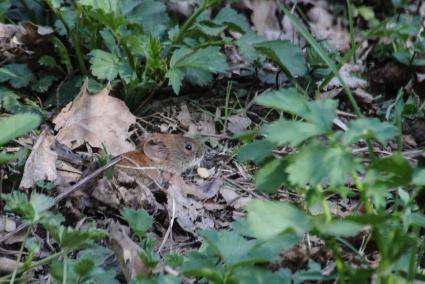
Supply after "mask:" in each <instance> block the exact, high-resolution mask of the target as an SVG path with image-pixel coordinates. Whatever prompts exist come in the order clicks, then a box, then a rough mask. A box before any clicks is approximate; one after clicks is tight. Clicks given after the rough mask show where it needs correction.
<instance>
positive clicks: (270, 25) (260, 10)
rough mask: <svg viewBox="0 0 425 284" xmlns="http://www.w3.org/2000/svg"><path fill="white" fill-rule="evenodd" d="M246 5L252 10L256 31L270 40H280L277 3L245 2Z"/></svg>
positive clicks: (262, 0)
mask: <svg viewBox="0 0 425 284" xmlns="http://www.w3.org/2000/svg"><path fill="white" fill-rule="evenodd" d="M244 4H245V6H246V7H247V8H249V9H251V10H252V14H251V21H252V23H253V25H254V27H255V30H256V31H257V32H258V33H259V34H260V35H264V36H265V37H266V38H267V39H269V40H272V39H278V38H279V36H280V34H281V31H280V27H279V21H278V19H277V17H276V9H277V5H276V1H274V0H244Z"/></svg>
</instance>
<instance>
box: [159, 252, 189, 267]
mask: <svg viewBox="0 0 425 284" xmlns="http://www.w3.org/2000/svg"><path fill="white" fill-rule="evenodd" d="M164 259H165V262H166V263H167V265H169V266H171V267H179V266H181V265H182V264H183V261H184V257H183V256H182V255H181V254H178V253H170V254H167V255H166V256H164Z"/></svg>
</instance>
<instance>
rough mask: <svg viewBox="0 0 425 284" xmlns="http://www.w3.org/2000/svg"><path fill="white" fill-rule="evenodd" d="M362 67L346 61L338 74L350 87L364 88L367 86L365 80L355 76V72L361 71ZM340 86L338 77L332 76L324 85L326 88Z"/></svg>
mask: <svg viewBox="0 0 425 284" xmlns="http://www.w3.org/2000/svg"><path fill="white" fill-rule="evenodd" d="M361 71H362V67H361V65H360V64H352V63H347V64H344V65H343V66H342V67H341V69H340V70H339V75H340V76H341V78H342V79H343V80H344V82H345V84H346V85H347V87H348V88H350V89H365V88H366V87H367V81H366V80H364V79H361V78H359V77H357V76H356V75H355V74H353V73H355V72H361ZM337 87H342V85H341V82H340V81H339V80H338V78H336V77H334V78H333V79H332V80H331V81H330V82H329V84H328V85H327V86H326V88H325V89H326V90H329V89H333V88H337Z"/></svg>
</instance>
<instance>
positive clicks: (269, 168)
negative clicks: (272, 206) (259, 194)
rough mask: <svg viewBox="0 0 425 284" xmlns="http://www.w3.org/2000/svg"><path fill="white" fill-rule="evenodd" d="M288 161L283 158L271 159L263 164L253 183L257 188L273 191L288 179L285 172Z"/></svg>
mask: <svg viewBox="0 0 425 284" xmlns="http://www.w3.org/2000/svg"><path fill="white" fill-rule="evenodd" d="M287 166H288V161H287V160H284V159H273V160H272V161H270V162H268V163H267V164H265V165H264V166H263V167H262V168H261V169H260V170H259V171H258V172H257V174H256V175H255V185H256V187H257V189H259V190H261V191H264V192H269V193H273V192H276V191H277V190H278V189H279V188H280V186H281V185H282V184H284V183H287V181H288V175H287V174H286V172H285V169H286V167H287Z"/></svg>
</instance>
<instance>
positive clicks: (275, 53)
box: [254, 40, 307, 77]
mask: <svg viewBox="0 0 425 284" xmlns="http://www.w3.org/2000/svg"><path fill="white" fill-rule="evenodd" d="M254 47H255V49H256V50H258V51H259V52H261V53H262V54H264V55H265V56H267V57H269V58H270V59H271V60H272V61H273V62H274V63H276V64H277V65H279V67H280V68H281V69H282V71H284V72H289V74H290V75H292V76H293V77H298V76H304V75H305V74H306V73H307V62H306V60H305V58H304V55H303V52H302V50H301V48H300V47H299V46H297V45H295V44H292V43H291V42H289V41H287V40H272V41H266V42H261V43H257V44H256V45H255V46H254Z"/></svg>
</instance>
